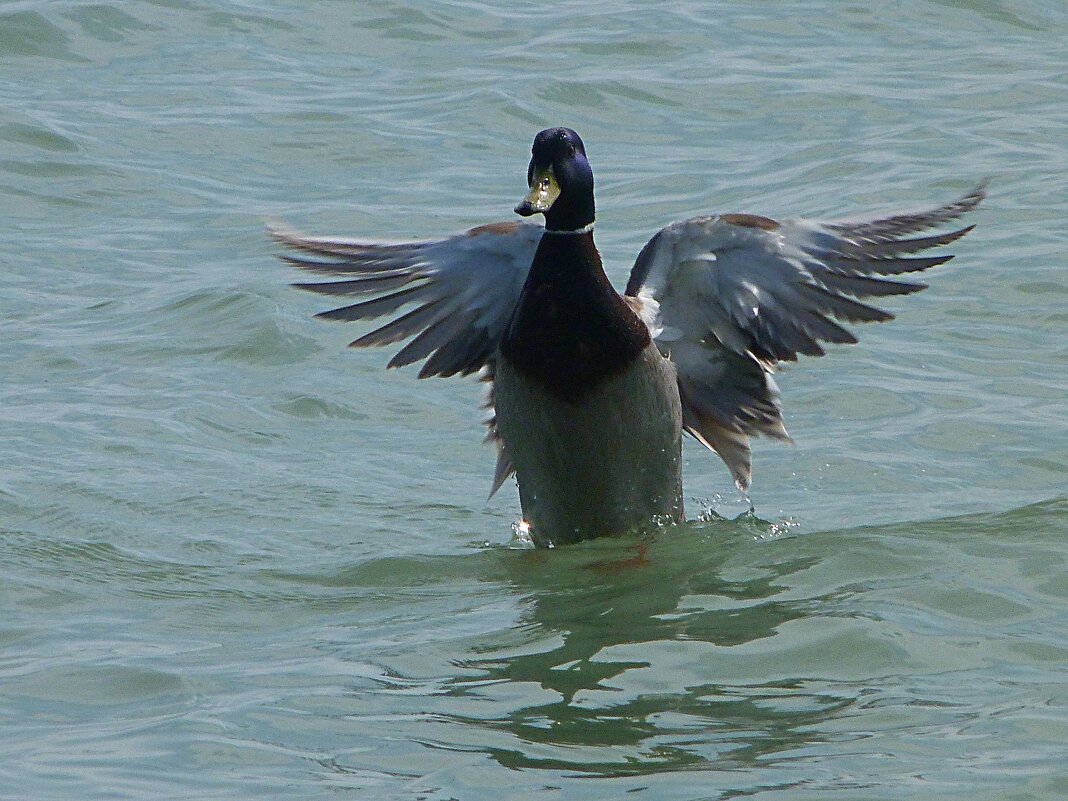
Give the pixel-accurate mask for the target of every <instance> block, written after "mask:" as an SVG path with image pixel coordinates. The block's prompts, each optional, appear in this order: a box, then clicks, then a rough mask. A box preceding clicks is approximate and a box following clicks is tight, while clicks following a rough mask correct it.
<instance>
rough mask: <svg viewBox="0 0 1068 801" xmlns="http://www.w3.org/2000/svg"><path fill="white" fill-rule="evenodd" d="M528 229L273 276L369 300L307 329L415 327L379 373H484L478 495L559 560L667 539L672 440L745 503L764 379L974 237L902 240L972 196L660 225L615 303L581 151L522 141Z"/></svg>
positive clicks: (323, 256) (305, 244)
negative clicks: (510, 493) (865, 210)
mask: <svg viewBox="0 0 1068 801" xmlns="http://www.w3.org/2000/svg"><path fill="white" fill-rule="evenodd" d="M531 153H532V156H531V160H530V165H529V167H528V168H527V185H528V187H529V189H530V191H529V194H528V195H527V196H526V197H525V198H524V199H523V201H522V202H521V203H520V204H519V205H518V206H516V208H515V211H516V212H517V213H518V214H519V215H521V216H522V217H524V218H529V217H533V216H534V215H541V216H542V217H543V218H544V225H540V224H535V223H533V222H531V221H528V220H522V221H512V222H500V223H492V224H490V225H482V226H479V227H477V228H472V229H471V230H469V231H466V232H463V233H460V234H457V235H455V236H451V237H448V238H446V239H441V240H436V241H424V242H402V243H393V244H374V243H369V242H362V241H354V240H349V239H336V238H332V237H310V236H305V235H303V234H299V233H295V232H292V231H288V230H283V229H275V230H272V232H271V233H272V235H273V237H274V239H275V240H276V241H277V242H278V243H280V244H281V245H283V246H285V247H287V248H291V249H293V250H296V251H301V252H302V255H293V256H286V257H284V258H285V260H286V261H288V262H289V263H290V264H292V265H295V266H296V267H300V268H302V269H305V270H308V271H311V272H314V273H320V274H326V275H330V276H334V277H335V278H338V277H341V280H332V281H326V282H314V283H298V284H295V286H297V287H299V288H301V289H306V290H309V291H312V292H318V293H320V294H324V295H332V296H337V295H346V296H348V295H352V296H370V297H369V299H365V300H361V301H360V302H358V303H355V304H353V305H348V306H343V307H341V308H338V309H333V310H331V311H325V312H323V313H321V314H320V315H318V316H319V317H323V318H325V319H329V320H346V321H348V320H364V319H369V318H375V317H381V316H383V315H393V314H395V313H396V312H398V311H399V310H401V309H402V308H403V307H405V306H414V308H413V309H412V310H410V311H408V312H406V313H405V314H402V315H400V316H398V317H395V319H392V320H391V321H390V322H388V323H386V324H385V325H383V326H381V327H379V328H376V329H375V330H373V331H371V332H370V333H367V334H364V335H363V336H361V337H360V338H359V339H357V340H355V341H354V342H352V346H353V347H358V348H362V347H370V346H377V345H389V344H393V343H396V342H400V341H402V340H405V339H408V338H410V337H414V339H412V340H411V341H410V342H409V343H408V344H407V345H405V346H404V347H403V348H401V349H400V350H399V351H398V352H397V353H396V355H395V356H393V358H392V359H391V360H390V362H389V367H401V366H403V365H408V364H412V363H415V362H419V361H423V360H425V362H424V364H423V366H422V369H421V370H420V371H419V377H420V378H426V377H427V376H452V375H457V374H459V375H469V374H472V373H476V372H481V374H482V377H483V378H484V380H486V381H488V382H489V384H490V393H489V401H488V408H489V409H490V410H491V413H492V416H491V418H490V420H489V421H488V426H489V436H488V437H487V439H489V440H491V441H493V442H495V443H496V446H497V468H496V472H495V474H494V477H493V483H492V490H491V492H490V495H491V496H492V495H493V493H495V492H496V491H497V490H498V489H499V488H500V487H501V485H502V484H503V483H504V481H505V480H506V479H507V478H509V477H510V476H511V475H513V474H514V475H515V476H516V480H517V483H518V486H519V498H520V504H521V506H522V510H523V516H524V520H525V522H526V524H528V525H529V527H530V533H531V536H532V538H533V540H534V541H535V542H536V543H537V544H539V545H550V546H551V545H556V544H562V543H567V542H574V541H577V540H583V539H588V538H592V537H597V536H601V535H605V534H611V533H618V532H622V531H625V530H628V529H633V528H636V527H641V526H645V525H648V524H650V522H653V521H663V522H667V521H680V520H682V518H683V503H682V470H681V467H682V462H681V447H682V445H681V440H682V432H683V431H686V432H688V433H689V434H690V435H692V436H693V437H694V438H695V439H696V440H697V441H698V442H700V443H701V444H702V445H704V446H705V447H707V448H708V449H709V450H710V451H712V452H713V453H716V454H717V455H719V457H720V458H721V459H722V460H723V461H724V462H725V463H726V465H727V467H728V469H729V470H730V472H731V475H732V476H733V478H734V482H735V484H736V485H737V486H738V488H739V489H740V490H742V491H743V492H744V491H746V490H748V488H749V483H750V450H749V438H750V437H751V436H753V435H757V434H763V435H765V436H769V437H772V438H775V439H779V440H784V441H788V440H789V436H788V435H787V433H786V428H785V427H784V425H783V419H782V411H781V408H780V405H779V390H778V387H777V386H776V384H775V380H774V373H775V370H776V365H777V364H778V363H779V362H784V361H795V360H796V359H797V357H798V355H800V354H804V355H807V356H820V355H822V354H823V353H824V350H823V345H822V344H821V343H833V344H846V343H854V342H856V341H857V340H856V338H855V337H854V336H853V334H852V333H850V332H849V331H848V330H846V329H845V328H844V327H843V326H842V325H841V324H840V322H847V323H866V322H879V321H884V320H889V319H891V318H892V315H891V314H889V313H888V312H885V311H882V310H880V309H878V308H875V307H874V306H871V305H868V304H867V303H864V302H862V300H863V299H867V298H878V297H886V296H891V295H907V294H911V293H913V292H917V291H919V290H921V289H924V288H925V285H924V284H920V283H914V282H904V281H892V280H887V277H888V276H899V275H902V274H905V273H913V272H919V271H922V270H926V269H928V268H930V267H934V266H935V265H938V264H943V263H944V262H946V261H948V260H949V259H951V258H952V256H950V255H935V256H917V255H914V254H917V253H919V252H920V251H924V250H927V249H928V248H933V247H938V246H942V245H947V244H949V243H950V242H953V241H955V240H957V239H959V238H960V237H962V236H964V234H966V233H968V231H970V230H971V229H972V227H973V226H968V227H965V228H959V229H957V230H953V231H950V232H948V233H941V234H934V235H926V236H919V237H916V236H912V235H914V234H916V233H919V232H921V231H925V230H927V229H931V228H935V227H937V226H940V225H943V224H945V223H947V222H949V221H951V220H954V219H956V218H958V217H960V216H961V215H963V214H965V213H966V212H969V211H971V210H973V209H974V208H975V207H976V206H977V205H978V204H979V203H980V201H981V200H982V199H983V197H984V196H985V191H984V187H983V186H982V185H980V186H979V187H977V188H976V189H975V190H973V191H972V192H970V193H968V194H966V195H964V196H963V197H961V198H960V199H959V200H956V201H954V202H952V203H949V204H946V205H944V206H940V207H937V208H932V209H928V210H925V211H919V212H911V213H904V214H894V215H890V216H874V217H869V218H863V219H856V220H843V221H836V222H814V221H809V220H803V219H787V220H781V221H780V220H773V219H770V218H768V217H761V216H756V215H751V214H718V215H709V216H705V217H694V218H692V219H689V220H684V221H681V222H675V223H672V224H670V225H668V226H667V227H666V228H663V229H661V230H660V231H658V232H657V233H656V234H655V235H654V236H653V237H652V239H650V240H649V242H648V243H647V244H646V245H645V247H643V248H642V250H641V252H640V253H639V254H638V257H637V260H636V261H635V263H634V267H633V268H632V270H631V273H630V280H629V281H628V282H627V286H626V289H625V290H624V292H623V294H619V293H618V292H617V291H616V290H615V289H613V287H612V285H611V283H609V281H608V278H607V276H606V275H605V272H604V269H603V267H602V265H601V257H600V254H599V253H598V251H597V248H596V246H595V245H594V241H593V227H594V219H595V217H594V197H593V172H592V170H591V169H590V163H589V161H588V160H587V158H586V148H585V146H584V145H583V143H582V140H581V139H580V138H579V135H578V134H577V133H575V132H574V131H572V130H570V129H568V128H550V129H548V130H544V131H542V132H541V133H539V134H538V135H537V136H536V137H535V138H534V145H533V148H532V151H531Z"/></svg>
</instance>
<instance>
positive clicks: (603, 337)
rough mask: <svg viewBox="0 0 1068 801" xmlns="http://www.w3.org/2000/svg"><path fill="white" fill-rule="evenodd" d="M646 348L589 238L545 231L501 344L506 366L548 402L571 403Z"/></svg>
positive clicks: (643, 333) (643, 332)
mask: <svg viewBox="0 0 1068 801" xmlns="http://www.w3.org/2000/svg"><path fill="white" fill-rule="evenodd" d="M649 342H650V339H649V331H648V329H647V328H646V327H645V325H644V324H643V323H642V322H641V320H639V319H638V318H637V316H636V315H635V314H634V313H633V312H631V310H630V309H629V308H628V307H627V305H626V303H624V301H623V299H622V298H621V297H620V296H619V294H618V293H617V292H616V290H615V289H614V288H613V287H612V284H611V283H610V282H609V280H608V276H606V275H605V273H604V268H603V267H602V265H601V255H600V254H599V253H598V252H597V247H596V246H595V245H594V243H593V233H592V232H590V231H587V232H584V233H578V232H567V233H564V232H553V231H549V230H547V231H546V232H545V234H544V235H542V238H541V242H540V243H539V245H538V250H537V253H536V254H535V256H534V261H533V263H532V264H531V267H530V274H529V275H528V276H527V281H526V284H525V286H524V287H523V294H522V296H521V297H520V300H519V305H518V306H517V307H516V311H515V315H514V316H513V318H512V323H511V325H510V326H509V329H508V332H507V334H506V335H505V337H504V339H503V340H502V342H501V352H502V355H503V356H504V358H506V359H507V360H508V361H509V362H511V363H512V365H513V366H514V367H515V368H516V369H517V370H518V371H519V372H521V373H523V374H525V375H527V376H528V377H530V378H532V379H534V380H536V381H537V382H538V383H540V384H542V385H543V386H544V387H545V388H546V389H548V390H549V391H550V392H551V393H552V394H554V395H557V396H558V397H561V398H564V399H565V400H569V401H577V400H580V399H581V398H582V397H583V396H584V395H585V394H586V393H588V392H589V391H591V390H592V389H594V388H595V387H596V386H598V385H599V384H600V383H601V382H602V381H603V380H605V379H606V378H608V377H610V376H612V375H614V374H616V373H618V372H620V371H621V370H623V369H625V368H626V367H627V366H629V365H630V364H631V363H632V362H633V361H634V359H636V358H637V356H638V354H639V353H641V351H642V350H643V349H644V348H645V347H646V346H647V345H648V344H649Z"/></svg>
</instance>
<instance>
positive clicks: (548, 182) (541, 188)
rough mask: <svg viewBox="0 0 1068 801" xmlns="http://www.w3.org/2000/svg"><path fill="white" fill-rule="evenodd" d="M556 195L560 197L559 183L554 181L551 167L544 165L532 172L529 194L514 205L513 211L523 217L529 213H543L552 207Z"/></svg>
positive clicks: (554, 177)
mask: <svg viewBox="0 0 1068 801" xmlns="http://www.w3.org/2000/svg"><path fill="white" fill-rule="evenodd" d="M558 197H560V185H559V184H558V183H556V176H555V175H553V168H552V167H546V168H545V169H544V170H541V171H539V172H536V173H535V174H534V181H533V182H532V183H531V185H530V194H528V195H527V196H526V197H525V198H523V200H522V201H520V203H519V205H518V206H516V207H515V213H516V214H519V215H521V216H523V217H529V216H530V215H531V214H544V213H545V212H547V211H548V210H549V209H551V208H552V206H553V203H555V202H556V199H557V198H558Z"/></svg>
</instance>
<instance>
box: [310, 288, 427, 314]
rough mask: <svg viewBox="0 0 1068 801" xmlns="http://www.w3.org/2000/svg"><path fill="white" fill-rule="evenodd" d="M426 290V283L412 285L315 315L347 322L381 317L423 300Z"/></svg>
mask: <svg viewBox="0 0 1068 801" xmlns="http://www.w3.org/2000/svg"><path fill="white" fill-rule="evenodd" d="M426 290H427V285H426V284H420V285H419V286H411V287H408V288H407V289H402V290H400V291H399V292H393V293H391V294H389V295H383V296H382V297H380V298H374V299H373V300H365V301H363V302H362V303H354V304H352V305H351V306H342V307H341V308H340V309H331V310H330V311H324V312H319V313H318V314H317V315H315V316H316V317H321V318H322V319H324V320H345V321H347V322H351V321H352V320H365V319H368V318H372V317H381V316H382V315H383V314H392V313H393V312H395V311H396V310H397V309H399V308H400V307H401V306H404V305H405V304H407V303H416V302H418V301H420V300H423V298H422V297H421V296H420V293H421V292H425V291H426Z"/></svg>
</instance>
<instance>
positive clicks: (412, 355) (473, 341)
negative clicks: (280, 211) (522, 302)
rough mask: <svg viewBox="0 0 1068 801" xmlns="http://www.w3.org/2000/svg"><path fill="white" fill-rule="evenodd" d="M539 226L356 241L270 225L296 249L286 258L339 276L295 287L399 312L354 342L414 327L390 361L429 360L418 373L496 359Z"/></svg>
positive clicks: (447, 371) (394, 336) (334, 314)
mask: <svg viewBox="0 0 1068 801" xmlns="http://www.w3.org/2000/svg"><path fill="white" fill-rule="evenodd" d="M542 230H543V229H542V227H541V226H540V225H537V224H532V223H522V222H506V223H497V224H492V225H487V226H480V227H478V228H474V229H471V230H470V231H466V232H464V233H461V234H457V235H456V236H452V237H449V238H447V239H442V240H438V241H423V242H399V243H394V242H386V243H376V242H361V241H357V240H351V239H340V238H336V237H319V236H307V235H306V234H301V233H298V232H296V231H293V230H291V229H288V228H284V227H281V226H273V227H271V228H270V229H269V233H270V235H271V237H272V238H273V239H274V241H275V242H277V243H278V244H280V245H282V246H283V247H285V248H288V249H290V250H292V251H296V252H297V253H299V254H300V255H285V256H283V257H282V258H283V259H284V260H285V261H286V262H287V263H288V264H291V265H293V266H294V267H297V268H299V269H302V270H305V271H308V272H313V273H318V274H320V275H329V276H335V277H337V278H339V279H341V280H337V281H321V282H301V283H297V284H294V286H296V287H297V288H299V289H304V290H307V291H309V292H315V293H317V294H320V295H328V296H334V297H340V296H351V297H363V298H366V299H365V300H361V301H360V302H358V303H353V304H351V305H347V306H341V307H338V308H336V309H330V310H328V311H324V312H321V313H320V314H318V315H317V316H318V317H322V318H324V319H328V320H341V321H356V320H367V319H372V318H375V317H382V316H386V315H394V314H397V313H398V312H401V311H402V310H403V309H404V307H406V306H413V305H414V306H415V308H413V309H411V310H410V311H407V312H405V313H403V314H401V315H400V316H398V317H395V318H394V319H392V320H390V321H389V322H387V323H386V324H385V325H383V326H381V327H379V328H376V329H374V330H372V331H370V332H369V333H366V334H364V335H363V336H361V337H359V338H357V339H356V340H354V341H353V342H352V345H353V346H354V347H372V346H377V345H390V344H393V343H396V342H400V341H403V340H405V339H408V338H410V337H413V339H412V341H411V342H410V343H408V344H407V345H406V346H405V347H403V348H402V349H401V350H400V351H399V352H398V353H397V354H396V355H394V356H393V358H392V359H391V360H390V362H389V366H390V367H401V366H404V365H408V364H413V363H415V362H418V361H421V360H424V359H425V360H426V362H425V364H424V365H423V367H422V369H421V370H420V372H419V377H420V378H425V377H427V376H431V375H440V376H450V375H455V374H457V373H461V374H464V375H467V374H470V373H473V372H477V371H478V370H479V369H480V368H481V367H483V366H484V365H486V364H487V363H488V362H489V361H490V360H492V359H493V357H494V354H495V353H496V351H497V345H498V343H499V342H500V339H501V337H502V336H503V334H504V329H505V327H506V326H507V324H508V321H509V320H510V319H511V316H512V312H513V310H514V309H515V305H516V303H518V301H519V295H520V292H521V291H522V289H523V284H524V282H525V281H526V277H527V273H528V272H529V271H530V264H531V262H532V261H533V259H534V252H535V250H536V249H537V246H538V241H539V240H540V239H541V233H542Z"/></svg>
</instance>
